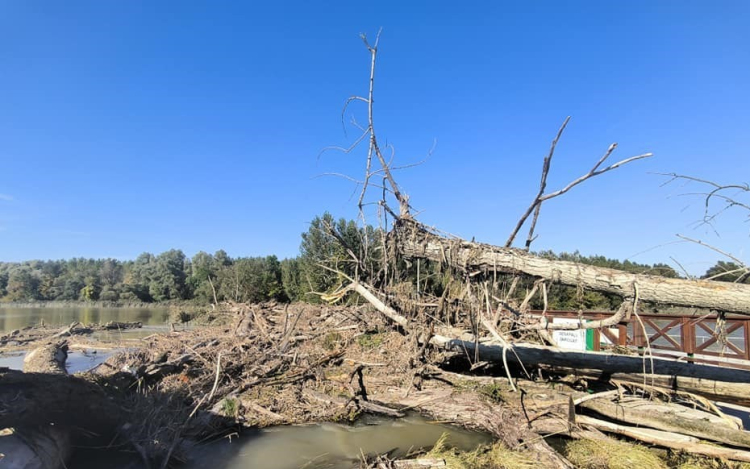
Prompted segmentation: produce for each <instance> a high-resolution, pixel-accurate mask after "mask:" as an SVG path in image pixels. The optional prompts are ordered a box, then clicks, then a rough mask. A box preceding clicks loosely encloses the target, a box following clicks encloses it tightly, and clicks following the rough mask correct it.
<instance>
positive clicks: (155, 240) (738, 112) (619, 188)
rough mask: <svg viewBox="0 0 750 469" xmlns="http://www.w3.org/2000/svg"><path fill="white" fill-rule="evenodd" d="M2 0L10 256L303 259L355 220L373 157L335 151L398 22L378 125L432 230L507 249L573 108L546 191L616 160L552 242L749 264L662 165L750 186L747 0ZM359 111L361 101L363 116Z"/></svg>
mask: <svg viewBox="0 0 750 469" xmlns="http://www.w3.org/2000/svg"><path fill="white" fill-rule="evenodd" d="M405 3H407V2H389V1H381V2H298V3H294V2H283V3H282V2H277V3H276V4H274V5H271V4H270V2H191V1H182V2H147V1H129V2H102V1H79V2H64V3H60V2H37V1H16V2H2V3H0V44H2V47H0V260H6V261H10V260H24V259H31V258H67V257H72V256H85V257H117V258H134V257H135V256H137V255H138V254H139V253H140V252H143V251H150V252H161V251H164V250H166V249H169V248H172V247H176V248H180V249H183V250H184V251H185V252H186V253H187V254H188V255H192V254H194V253H195V252H197V251H199V250H206V251H210V252H212V251H215V250H217V249H225V250H226V251H227V252H229V254H230V255H233V256H244V255H266V254H272V253H273V254H277V255H278V256H279V257H287V256H293V255H295V254H296V253H297V252H298V246H299V234H300V233H301V232H303V231H305V230H306V229H307V224H308V223H309V221H310V220H311V219H312V218H313V217H314V216H315V215H317V214H320V213H322V212H323V211H325V210H328V211H330V212H332V213H333V214H334V215H336V216H343V217H347V218H353V217H355V216H356V208H355V204H356V198H355V199H352V198H351V194H352V191H353V190H354V187H353V186H352V184H351V183H350V182H348V181H346V180H344V179H341V178H332V177H316V176H319V175H321V174H324V173H327V172H340V173H346V174H349V175H351V176H353V177H359V176H360V175H361V173H362V172H363V170H364V159H363V158H364V154H363V153H361V152H360V153H356V154H350V155H342V154H336V153H326V154H324V155H323V156H321V157H320V158H317V155H318V153H319V151H320V150H321V149H322V148H324V147H325V146H327V145H332V144H340V145H345V144H346V143H347V142H349V141H351V139H352V138H353V137H354V135H355V134H356V132H354V130H353V129H351V128H350V129H349V131H348V134H347V135H345V134H344V132H343V131H342V126H341V121H340V112H341V106H342V104H343V102H344V100H345V99H346V97H348V96H349V95H351V94H357V93H365V92H366V85H367V74H368V66H369V63H368V61H369V57H368V54H367V51H366V50H365V49H364V47H363V45H362V43H361V42H360V40H359V39H358V34H359V33H360V32H366V33H369V34H370V35H374V34H375V32H376V31H377V30H378V28H379V27H382V28H383V36H382V39H381V47H380V58H379V68H378V74H377V82H376V93H377V94H376V119H377V122H376V125H377V129H378V134H379V137H380V139H381V140H382V141H383V142H386V141H387V142H388V143H392V144H393V145H394V146H395V149H396V161H397V163H399V164H408V163H412V162H415V161H419V160H421V159H423V158H424V157H425V155H426V154H427V153H428V151H429V150H430V148H431V147H432V146H433V142H435V141H436V142H437V143H436V146H435V150H434V152H433V153H432V155H431V156H430V158H429V159H428V161H427V162H426V163H425V164H423V165H421V166H419V167H417V168H413V169H409V170H405V171H403V172H400V173H399V174H398V179H399V181H400V183H401V184H402V186H403V188H404V189H405V191H406V192H408V193H409V194H410V196H411V199H412V201H413V204H414V206H415V207H416V208H417V209H418V210H420V219H421V220H422V221H424V222H426V223H428V224H430V225H434V226H437V227H440V228H441V229H443V230H445V231H448V232H451V233H455V234H457V235H461V236H464V237H467V238H471V237H472V236H474V237H476V239H477V240H481V241H485V242H490V243H498V244H499V243H503V242H504V241H505V239H506V238H507V236H508V234H509V232H510V230H511V229H512V227H513V225H514V224H515V222H516V220H517V219H518V217H519V215H520V214H521V213H522V212H523V211H524V209H525V207H526V206H527V205H528V204H529V202H530V200H531V198H532V197H533V195H534V193H535V191H536V188H537V185H538V179H539V169H540V167H541V159H542V158H543V156H544V155H545V154H546V152H547V149H548V148H549V143H550V141H551V139H552V138H553V136H554V134H555V132H556V131H557V128H558V127H559V125H560V124H561V122H562V121H563V119H564V118H565V116H567V115H571V116H572V121H571V123H570V125H569V126H568V130H567V132H566V133H565V135H564V137H563V139H562V141H561V143H560V144H559V146H558V151H557V154H556V157H555V160H554V161H553V165H552V166H553V168H552V173H551V176H550V178H549V187H550V189H553V190H554V189H557V188H559V187H562V186H563V185H565V184H566V183H567V182H568V181H570V180H571V179H574V178H575V177H577V176H579V175H581V174H583V173H585V172H586V171H588V169H589V168H590V166H591V165H592V164H593V162H594V161H596V159H598V158H599V156H601V155H602V154H603V152H604V151H605V150H606V148H607V147H608V146H609V144H610V143H612V142H618V143H619V148H618V150H617V151H616V153H615V155H614V156H613V159H619V158H625V157H628V156H632V155H635V154H639V153H643V152H653V153H654V155H655V156H654V157H653V158H652V159H649V160H646V161H640V162H637V163H635V164H633V165H631V166H628V167H625V168H622V169H620V170H617V171H616V172H612V173H609V174H606V175H604V176H600V177H599V178H596V179H594V180H592V181H589V182H588V183H586V184H584V185H582V186H579V187H577V188H576V189H575V190H573V191H572V192H571V193H569V194H568V195H566V196H565V197H563V198H560V199H556V200H553V201H550V202H549V203H548V204H547V205H545V206H544V208H543V210H542V217H541V220H540V223H539V226H538V230H537V231H538V234H539V235H540V236H539V238H538V240H537V241H536V242H535V246H534V247H535V248H536V249H552V250H555V251H563V250H564V251H573V250H576V249H578V250H580V251H581V252H582V253H584V254H604V255H607V256H609V257H617V258H621V259H624V258H630V259H632V260H634V261H640V262H671V261H670V258H671V257H673V258H675V259H677V260H679V261H680V262H681V263H682V264H683V265H685V267H686V268H687V269H688V270H689V271H691V272H692V273H702V272H703V271H704V270H705V269H706V268H707V267H708V266H710V265H712V264H713V263H714V262H715V261H716V260H717V258H718V256H717V255H715V254H714V253H712V252H711V251H708V250H706V249H705V248H702V247H700V246H695V245H690V244H689V243H675V241H676V238H675V234H676V233H682V234H685V235H687V236H691V237H695V238H701V239H703V240H705V241H706V242H709V243H712V244H714V245H716V246H719V247H721V248H722V249H725V250H727V251H729V252H731V253H733V254H734V255H736V256H738V257H740V258H742V259H744V260H746V261H748V260H750V254H748V252H747V250H746V247H747V246H748V239H749V238H748V235H750V224H748V223H747V218H746V217H745V215H744V214H742V213H740V212H736V213H727V214H726V216H725V217H724V218H723V219H722V220H721V221H720V222H719V223H718V224H717V225H716V231H717V232H718V233H719V234H720V236H717V234H716V233H715V232H714V231H713V230H712V229H710V228H707V227H699V228H696V227H695V226H694V224H693V223H692V222H694V221H695V220H697V219H699V218H700V217H701V203H700V200H699V199H697V198H691V197H689V196H683V195H681V194H684V193H688V192H693V191H695V190H697V187H694V186H690V185H688V186H685V185H683V184H672V185H669V186H666V187H661V184H662V182H664V178H663V177H659V176H656V175H654V174H651V173H653V172H679V173H685V174H690V175H696V176H700V177H704V178H708V179H712V180H716V181H719V182H726V183H730V182H732V183H736V182H747V181H748V179H750V178H749V177H748V175H749V174H750V158H748V155H747V147H748V145H747V138H748V129H750V93H749V88H748V86H749V85H748V83H750V47H748V44H750V29H749V28H747V26H746V23H747V20H748V18H750V3H748V2H745V1H722V2H698V1H658V2H653V1H628V2H618V3H615V2H594V1H591V2H583V1H573V2H552V1H537V2H522V1H519V2H462V3H456V2H435V1H432V2H408V5H406V6H405V5H404V4H405ZM361 111H362V109H359V110H356V109H353V114H355V115H356V116H357V117H358V118H359V119H360V120H361V119H363V118H364V115H363V114H362V112H361Z"/></svg>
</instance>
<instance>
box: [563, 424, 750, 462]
mask: <svg viewBox="0 0 750 469" xmlns="http://www.w3.org/2000/svg"><path fill="white" fill-rule="evenodd" d="M576 422H577V423H578V424H581V425H586V426H590V427H592V428H595V429H597V430H600V431H604V432H608V433H614V434H616V435H622V436H626V437H628V438H632V439H634V440H638V441H642V442H644V443H649V444H652V445H657V446H662V447H664V448H671V449H676V450H678V451H685V452H687V453H692V454H699V455H702V456H708V457H711V458H719V459H729V460H733V461H743V462H750V452H748V451H742V450H738V449H731V448H722V447H721V446H713V445H708V444H703V443H700V442H699V440H698V439H696V438H690V437H685V436H684V435H676V434H673V433H667V432H660V431H658V430H650V429H643V428H636V427H630V426H626V425H618V424H616V423H612V422H606V421H604V420H600V419H595V418H592V417H587V416H585V415H580V416H577V417H576Z"/></svg>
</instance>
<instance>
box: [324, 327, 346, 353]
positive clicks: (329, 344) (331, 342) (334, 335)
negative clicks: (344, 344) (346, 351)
mask: <svg viewBox="0 0 750 469" xmlns="http://www.w3.org/2000/svg"><path fill="white" fill-rule="evenodd" d="M341 339H342V337H341V334H339V333H338V332H329V333H328V334H326V335H325V337H323V348H324V349H326V350H329V351H332V350H336V349H337V348H339V344H341Z"/></svg>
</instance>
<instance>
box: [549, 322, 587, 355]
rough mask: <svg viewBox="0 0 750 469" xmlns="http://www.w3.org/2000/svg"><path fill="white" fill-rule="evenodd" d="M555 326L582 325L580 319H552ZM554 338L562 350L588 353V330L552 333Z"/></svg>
mask: <svg viewBox="0 0 750 469" xmlns="http://www.w3.org/2000/svg"><path fill="white" fill-rule="evenodd" d="M552 323H553V324H576V325H577V324H580V323H581V322H580V321H579V320H578V319H573V318H552ZM552 338H553V339H555V342H557V345H558V346H559V347H560V348H564V349H568V350H578V351H581V352H585V351H586V330H585V329H578V330H574V331H552Z"/></svg>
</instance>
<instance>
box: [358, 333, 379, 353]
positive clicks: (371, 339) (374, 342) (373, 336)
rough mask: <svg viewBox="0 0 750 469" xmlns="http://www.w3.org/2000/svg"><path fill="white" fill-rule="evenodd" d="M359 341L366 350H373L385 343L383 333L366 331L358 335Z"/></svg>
mask: <svg viewBox="0 0 750 469" xmlns="http://www.w3.org/2000/svg"><path fill="white" fill-rule="evenodd" d="M357 343H358V344H359V346H360V347H362V348H363V349H365V350H372V349H374V348H378V347H380V344H382V343H383V334H379V333H377V332H366V333H364V334H362V335H361V336H359V337H357Z"/></svg>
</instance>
